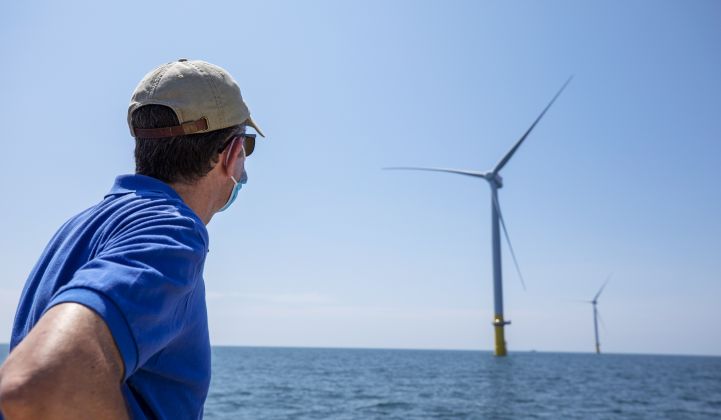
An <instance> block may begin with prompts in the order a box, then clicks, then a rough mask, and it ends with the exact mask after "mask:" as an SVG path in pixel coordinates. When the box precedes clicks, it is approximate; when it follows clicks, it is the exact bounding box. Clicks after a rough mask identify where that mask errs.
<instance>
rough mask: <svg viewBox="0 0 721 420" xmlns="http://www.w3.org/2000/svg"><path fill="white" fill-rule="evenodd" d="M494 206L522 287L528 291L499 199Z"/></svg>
mask: <svg viewBox="0 0 721 420" xmlns="http://www.w3.org/2000/svg"><path fill="white" fill-rule="evenodd" d="M494 198H495V199H494V200H493V205H494V206H496V211H497V212H498V219H499V220H500V221H501V227H502V228H503V234H504V236H505V237H506V242H507V243H508V249H510V250H511V257H513V264H514V265H515V266H516V271H517V272H518V278H519V279H521V285H522V286H523V290H526V282H525V281H523V275H522V274H521V268H520V267H519V266H518V260H517V259H516V253H515V252H514V251H513V245H511V237H510V236H508V229H506V222H505V221H504V220H503V214H502V213H501V206H500V205H499V204H498V198H497V197H494Z"/></svg>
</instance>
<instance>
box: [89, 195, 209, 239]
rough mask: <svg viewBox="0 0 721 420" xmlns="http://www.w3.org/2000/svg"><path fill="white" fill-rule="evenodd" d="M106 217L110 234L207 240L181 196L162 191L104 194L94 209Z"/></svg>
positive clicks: (203, 227)
mask: <svg viewBox="0 0 721 420" xmlns="http://www.w3.org/2000/svg"><path fill="white" fill-rule="evenodd" d="M94 211H95V212H96V213H97V214H98V217H100V218H103V219H105V222H104V224H105V225H107V229H108V234H109V235H110V236H112V237H120V236H128V235H133V236H139V237H141V238H152V237H153V236H157V235H163V236H171V237H173V238H176V239H178V240H183V241H185V242H188V241H189V242H197V241H198V240H200V242H201V243H202V245H204V247H207V244H208V233H207V230H206V228H205V225H204V224H203V222H202V221H201V220H200V219H199V218H198V217H197V216H196V215H195V213H193V211H192V210H190V209H189V208H188V207H187V206H186V205H185V204H184V203H183V202H182V201H181V200H179V199H176V198H173V197H167V196H163V195H153V194H142V195H139V194H127V195H123V196H120V197H106V199H105V200H103V202H101V203H100V204H98V206H97V208H96V209H95V210H94Z"/></svg>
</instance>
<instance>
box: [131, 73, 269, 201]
mask: <svg viewBox="0 0 721 420" xmlns="http://www.w3.org/2000/svg"><path fill="white" fill-rule="evenodd" d="M128 125H129V127H130V133H131V135H132V136H133V137H135V139H136V145H135V163H136V172H137V173H138V174H142V175H147V176H152V177H154V178H157V179H160V180H161V181H164V182H166V183H168V184H171V185H177V184H184V185H193V184H196V183H197V182H198V181H200V180H202V179H204V178H205V177H208V176H211V175H213V176H215V177H216V178H218V177H219V180H221V181H223V182H222V183H221V184H222V185H220V186H221V187H222V188H223V189H227V188H228V187H227V186H228V185H231V186H232V185H235V183H236V182H237V181H239V180H240V179H242V178H243V177H244V176H245V175H244V172H245V169H244V161H245V156H244V149H243V143H244V140H245V142H246V148H247V146H248V142H249V141H254V138H248V137H244V136H243V134H244V133H245V128H246V127H247V126H250V127H252V128H254V129H255V131H257V132H258V133H259V134H260V135H261V136H262V135H263V133H262V131H261V130H260V129H259V128H258V126H257V125H256V124H255V122H254V121H253V119H252V118H251V116H250V111H249V110H248V107H247V105H246V104H245V102H244V101H243V98H242V96H241V94H240V88H239V87H238V84H237V83H236V82H235V80H234V79H233V77H232V76H231V75H230V74H229V73H228V72H226V71H225V70H223V69H222V68H220V67H218V66H215V65H213V64H210V63H206V62H203V61H189V60H186V59H180V60H178V61H175V62H172V63H167V64H164V65H161V66H160V67H158V68H156V69H154V70H153V71H151V72H150V73H148V74H147V75H146V76H145V77H144V78H143V80H141V82H140V83H139V84H138V86H137V87H136V88H135V91H134V92H133V96H132V99H131V101H130V106H129V108H128ZM211 184H212V183H211ZM216 184H217V182H216ZM223 194H225V193H224V192H223ZM221 195H222V194H221ZM225 196H226V197H227V196H228V195H227V194H225Z"/></svg>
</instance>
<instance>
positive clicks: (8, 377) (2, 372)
mask: <svg viewBox="0 0 721 420" xmlns="http://www.w3.org/2000/svg"><path fill="white" fill-rule="evenodd" d="M31 382H32V381H31V380H30V378H28V377H27V376H25V375H19V374H14V373H13V372H12V370H10V369H7V366H3V367H2V368H0V413H2V414H3V416H5V418H6V419H8V420H12V419H15V418H20V419H21V418H32V417H34V415H35V414H37V413H36V412H34V410H37V409H38V408H40V407H39V405H38V404H36V403H35V402H34V401H33V399H34V398H35V397H36V396H37V391H38V390H37V389H36V390H35V392H33V385H32V384H31Z"/></svg>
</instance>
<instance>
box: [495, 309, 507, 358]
mask: <svg viewBox="0 0 721 420" xmlns="http://www.w3.org/2000/svg"><path fill="white" fill-rule="evenodd" d="M505 326H506V322H505V321H504V320H503V315H496V317H495V318H494V319H493V327H494V329H495V331H496V356H505V355H506V354H507V353H506V336H505V334H504V330H503V327H505Z"/></svg>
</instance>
